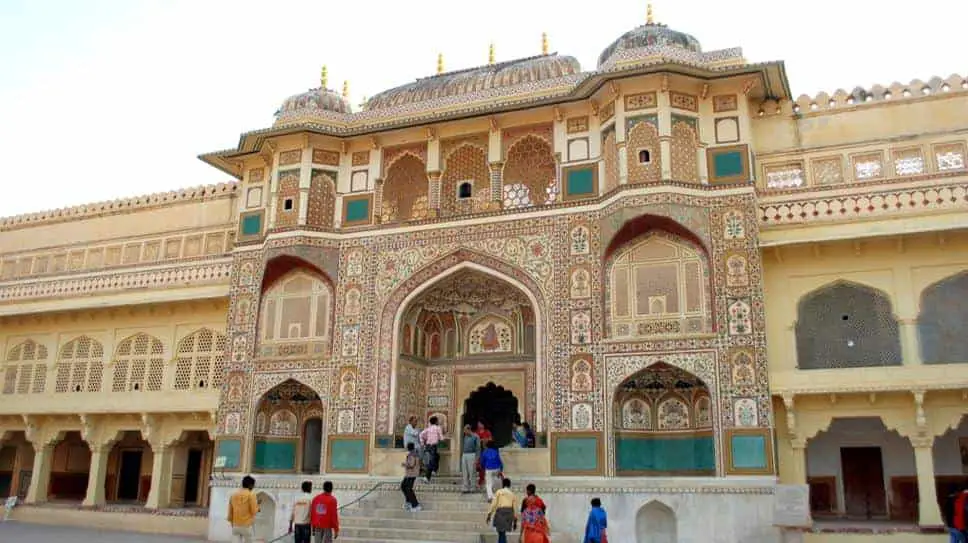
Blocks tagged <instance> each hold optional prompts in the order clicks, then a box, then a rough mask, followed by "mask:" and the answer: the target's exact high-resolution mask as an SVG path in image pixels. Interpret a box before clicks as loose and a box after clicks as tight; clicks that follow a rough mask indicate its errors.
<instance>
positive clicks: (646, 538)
mask: <svg viewBox="0 0 968 543" xmlns="http://www.w3.org/2000/svg"><path fill="white" fill-rule="evenodd" d="M677 532H678V530H677V528H676V513H675V512H674V511H673V510H672V509H671V508H669V506H668V505H666V504H664V503H662V502H657V501H651V502H649V503H647V504H645V505H644V506H642V509H639V512H638V514H636V515H635V541H636V543H676V542H677V541H679V538H678V535H677Z"/></svg>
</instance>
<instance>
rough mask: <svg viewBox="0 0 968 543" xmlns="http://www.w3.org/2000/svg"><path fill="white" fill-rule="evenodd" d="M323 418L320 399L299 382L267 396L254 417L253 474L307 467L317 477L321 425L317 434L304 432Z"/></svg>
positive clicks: (262, 400) (281, 386) (273, 389)
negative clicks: (315, 421) (312, 422)
mask: <svg viewBox="0 0 968 543" xmlns="http://www.w3.org/2000/svg"><path fill="white" fill-rule="evenodd" d="M322 418H323V404H322V401H321V400H320V398H319V395H318V394H316V392H315V391H314V390H313V389H311V388H309V387H308V386H306V385H304V384H302V383H300V382H298V381H295V380H293V379H289V380H287V381H284V382H282V383H280V384H278V385H276V386H275V387H273V388H272V389H270V390H269V391H268V392H266V393H265V395H264V396H263V397H262V399H261V400H259V405H258V406H257V408H256V413H255V424H254V426H253V429H254V431H253V441H254V443H253V447H252V471H253V472H257V473H259V472H261V473H296V472H297V471H304V470H306V468H307V466H308V467H315V469H316V471H315V472H314V473H319V465H320V451H321V450H322V439H323V432H322V425H321V423H320V425H319V430H318V431H313V432H308V431H306V430H307V426H309V423H310V421H313V420H319V421H321V420H322ZM307 451H308V455H309V456H307ZM313 453H315V457H314V458H313V457H311V456H312V454H313Z"/></svg>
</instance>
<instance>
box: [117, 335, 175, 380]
mask: <svg viewBox="0 0 968 543" xmlns="http://www.w3.org/2000/svg"><path fill="white" fill-rule="evenodd" d="M111 365H112V366H113V367H114V372H113V380H112V384H111V390H112V392H138V391H143V390H150V391H157V390H161V385H162V379H163V378H164V375H165V346H164V344H162V343H161V340H160V339H158V338H156V337H154V336H150V335H148V334H145V333H143V332H139V333H137V334H134V335H133V336H130V337H128V338H126V339H124V340H122V341H121V342H120V343H118V347H117V348H116V349H115V350H114V359H113V360H112V361H111Z"/></svg>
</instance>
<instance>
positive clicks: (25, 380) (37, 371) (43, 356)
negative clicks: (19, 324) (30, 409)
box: [2, 339, 48, 394]
mask: <svg viewBox="0 0 968 543" xmlns="http://www.w3.org/2000/svg"><path fill="white" fill-rule="evenodd" d="M47 371H48V352H47V347H46V346H44V345H43V344H41V343H37V342H36V341H34V340H32V339H25V340H24V341H21V342H20V343H18V344H16V345H14V346H13V347H12V348H11V349H10V350H9V351H8V352H7V359H6V361H5V364H4V365H3V389H2V393H3V394H28V393H32V394H38V393H42V392H44V388H45V387H46V385H47Z"/></svg>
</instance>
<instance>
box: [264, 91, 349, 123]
mask: <svg viewBox="0 0 968 543" xmlns="http://www.w3.org/2000/svg"><path fill="white" fill-rule="evenodd" d="M320 111H332V112H334V113H352V107H351V106H350V102H349V100H347V99H346V98H344V97H342V96H340V95H339V94H337V93H336V92H334V91H331V90H329V89H326V88H323V87H319V88H315V89H310V90H308V91H306V92H304V93H302V94H297V95H295V96H290V97H289V98H286V100H285V101H284V102H283V103H282V106H280V107H279V111H276V119H277V120H283V119H291V118H297V117H304V116H311V115H312V114H313V113H317V112H320Z"/></svg>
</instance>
